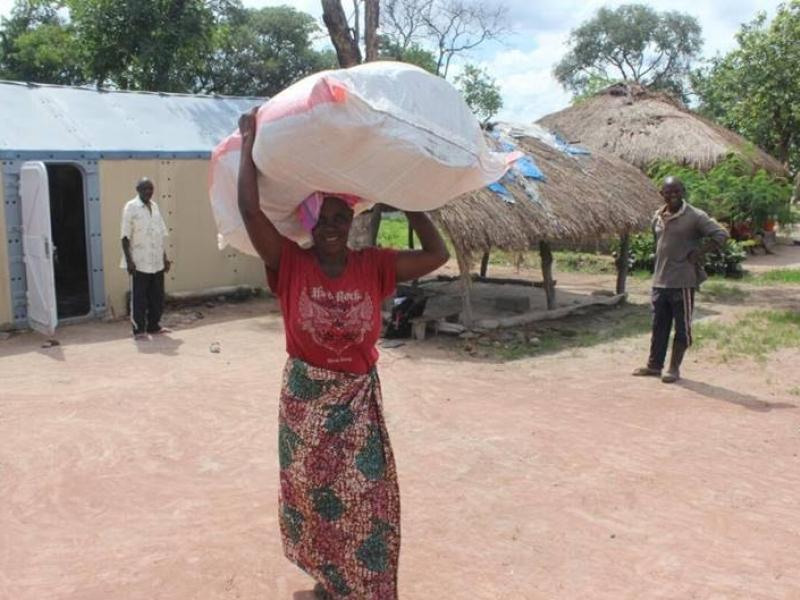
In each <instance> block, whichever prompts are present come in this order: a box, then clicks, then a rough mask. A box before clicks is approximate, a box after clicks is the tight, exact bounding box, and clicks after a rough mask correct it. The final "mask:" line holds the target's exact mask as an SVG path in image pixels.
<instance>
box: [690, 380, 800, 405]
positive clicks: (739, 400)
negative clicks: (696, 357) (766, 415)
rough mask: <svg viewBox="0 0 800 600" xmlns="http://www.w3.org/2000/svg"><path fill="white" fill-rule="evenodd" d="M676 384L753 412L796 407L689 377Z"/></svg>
mask: <svg viewBox="0 0 800 600" xmlns="http://www.w3.org/2000/svg"><path fill="white" fill-rule="evenodd" d="M678 385H679V386H681V387H682V388H685V389H687V390H689V391H692V392H694V393H695V394H699V395H700V396H705V397H706V398H710V399H712V400H721V401H723V402H729V403H731V404H736V405H738V406H742V407H744V408H746V409H747V410H752V411H755V412H770V411H772V410H778V409H789V408H797V406H796V405H794V404H789V403H787V402H767V401H766V400H762V399H761V398H758V397H756V396H752V395H751V394H743V393H741V392H737V391H734V390H729V389H728V388H724V387H720V386H717V385H711V384H709V383H703V382H700V381H693V380H691V379H680V380H679V381H678Z"/></svg>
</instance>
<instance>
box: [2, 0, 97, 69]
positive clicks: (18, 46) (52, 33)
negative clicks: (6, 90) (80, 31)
mask: <svg viewBox="0 0 800 600" xmlns="http://www.w3.org/2000/svg"><path fill="white" fill-rule="evenodd" d="M0 79H10V80H18V81H35V82H48V83H56V84H62V85H70V84H80V83H83V77H82V71H81V67H80V61H79V59H78V57H77V44H76V38H75V32H74V28H73V27H72V26H71V25H70V24H69V23H68V22H67V21H66V20H65V19H63V18H62V17H61V16H60V15H59V14H58V10H57V5H56V4H55V3H52V2H17V3H16V4H15V5H14V8H13V10H12V11H11V16H10V18H4V19H3V20H2V23H1V24H0Z"/></svg>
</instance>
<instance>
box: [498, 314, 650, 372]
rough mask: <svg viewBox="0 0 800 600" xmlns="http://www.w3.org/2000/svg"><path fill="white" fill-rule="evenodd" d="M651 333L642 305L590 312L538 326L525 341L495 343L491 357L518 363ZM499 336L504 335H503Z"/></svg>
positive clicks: (536, 325) (534, 326)
mask: <svg viewBox="0 0 800 600" xmlns="http://www.w3.org/2000/svg"><path fill="white" fill-rule="evenodd" d="M649 331H650V310H649V308H648V307H647V306H645V305H642V304H626V305H623V306H621V307H619V308H616V309H611V310H609V309H608V308H599V307H598V308H595V309H588V314H585V315H573V316H571V317H567V318H566V319H559V320H557V321H547V322H541V323H535V324H533V325H531V326H530V327H528V328H526V329H525V331H524V332H523V334H522V335H523V336H524V338H523V339H519V337H517V339H513V340H506V341H505V342H502V341H500V342H499V343H498V341H495V342H494V344H493V346H491V349H492V352H491V353H492V354H493V355H494V356H496V357H497V358H499V359H501V360H517V359H520V358H526V357H530V356H538V355H542V354H554V353H557V352H562V351H564V350H578V349H580V348H589V347H592V346H597V345H599V344H605V343H608V342H613V341H616V340H621V339H625V338H629V337H634V336H638V335H642V334H645V333H647V332H649ZM499 335H501V336H502V335H503V333H502V332H501V333H500V334H499Z"/></svg>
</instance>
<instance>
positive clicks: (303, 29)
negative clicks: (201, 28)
mask: <svg viewBox="0 0 800 600" xmlns="http://www.w3.org/2000/svg"><path fill="white" fill-rule="evenodd" d="M318 30H319V28H318V26H317V23H316V20H315V19H314V18H313V17H312V16H311V15H308V14H306V13H303V12H300V11H297V10H295V9H294V8H291V7H288V6H277V7H267V8H262V9H260V10H253V9H242V8H239V7H233V8H231V9H229V10H228V11H227V12H226V14H225V15H222V18H221V21H220V23H219V25H218V26H217V28H216V30H215V32H214V40H213V53H212V55H211V56H209V57H208V60H206V61H205V63H204V65H203V69H202V71H201V74H200V76H199V82H198V85H197V91H204V92H213V93H217V94H229V95H247V96H272V95H274V94H276V93H278V92H279V91H281V90H282V89H284V88H285V87H287V86H289V85H291V84H292V83H294V82H295V81H296V80H298V79H300V78H302V77H305V76H306V75H309V74H311V73H313V72H316V71H320V70H323V69H330V68H335V67H336V57H335V55H333V54H332V53H320V52H317V51H316V50H314V49H313V48H312V45H311V37H312V35H313V34H315V33H317V32H318Z"/></svg>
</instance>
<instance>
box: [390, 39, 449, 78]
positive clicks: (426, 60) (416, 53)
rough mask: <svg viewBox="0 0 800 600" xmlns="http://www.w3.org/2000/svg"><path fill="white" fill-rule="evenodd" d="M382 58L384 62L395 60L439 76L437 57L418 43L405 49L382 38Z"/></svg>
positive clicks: (392, 41) (413, 43)
mask: <svg viewBox="0 0 800 600" xmlns="http://www.w3.org/2000/svg"><path fill="white" fill-rule="evenodd" d="M380 58H381V59H383V60H395V61H399V62H404V63H408V64H411V65H416V66H418V67H420V68H422V69H425V70H426V71H428V73H432V74H433V75H437V72H436V71H437V68H438V65H437V64H436V56H434V54H433V52H431V51H430V50H426V49H425V48H423V47H422V46H420V45H419V44H417V43H416V42H412V43H411V44H410V45H408V46H406V47H405V48H403V46H402V45H401V44H399V43H398V42H395V41H394V40H392V39H391V38H388V37H386V36H381V38H380Z"/></svg>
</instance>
